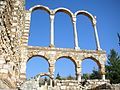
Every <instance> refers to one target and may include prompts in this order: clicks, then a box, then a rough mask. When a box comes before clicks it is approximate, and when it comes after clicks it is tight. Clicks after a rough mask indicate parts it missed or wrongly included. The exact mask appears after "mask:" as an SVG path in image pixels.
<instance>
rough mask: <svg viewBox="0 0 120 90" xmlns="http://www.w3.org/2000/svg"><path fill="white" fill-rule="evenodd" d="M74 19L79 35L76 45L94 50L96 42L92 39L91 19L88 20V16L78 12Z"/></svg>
mask: <svg viewBox="0 0 120 90" xmlns="http://www.w3.org/2000/svg"><path fill="white" fill-rule="evenodd" d="M76 19H77V20H76V27H77V32H78V35H79V36H78V45H79V46H80V48H81V49H88V50H95V49H96V43H95V39H94V38H95V37H94V30H93V27H92V24H91V21H90V20H89V17H86V16H85V15H83V14H80V15H77V17H76ZM89 37H90V38H89ZM88 44H89V45H88Z"/></svg>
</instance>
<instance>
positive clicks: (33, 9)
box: [29, 5, 50, 14]
mask: <svg viewBox="0 0 120 90" xmlns="http://www.w3.org/2000/svg"><path fill="white" fill-rule="evenodd" d="M38 9H41V10H45V11H46V12H48V13H49V14H50V9H49V8H48V7H46V6H42V5H35V6H33V7H31V8H30V9H29V11H30V12H33V11H35V10H38Z"/></svg>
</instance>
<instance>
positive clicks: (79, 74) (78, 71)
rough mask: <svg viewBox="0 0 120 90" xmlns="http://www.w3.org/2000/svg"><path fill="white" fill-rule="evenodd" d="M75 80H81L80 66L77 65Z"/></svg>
mask: <svg viewBox="0 0 120 90" xmlns="http://www.w3.org/2000/svg"><path fill="white" fill-rule="evenodd" d="M76 75H77V80H78V81H79V82H80V81H81V68H80V67H77V73H76Z"/></svg>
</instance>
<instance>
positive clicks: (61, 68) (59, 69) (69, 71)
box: [54, 57, 76, 80]
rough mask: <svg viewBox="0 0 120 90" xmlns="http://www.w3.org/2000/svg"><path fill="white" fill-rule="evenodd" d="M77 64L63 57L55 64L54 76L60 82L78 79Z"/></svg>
mask: <svg viewBox="0 0 120 90" xmlns="http://www.w3.org/2000/svg"><path fill="white" fill-rule="evenodd" d="M75 74H76V64H75V62H74V61H73V60H72V59H71V58H67V57H61V58H59V59H58V60H57V61H56V63H55V73H54V76H55V78H56V79H58V80H73V79H76V75H75Z"/></svg>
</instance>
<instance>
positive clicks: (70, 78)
mask: <svg viewBox="0 0 120 90" xmlns="http://www.w3.org/2000/svg"><path fill="white" fill-rule="evenodd" d="M66 79H67V80H73V79H74V77H72V76H71V75H69V76H68V77H67V78H66Z"/></svg>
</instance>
